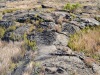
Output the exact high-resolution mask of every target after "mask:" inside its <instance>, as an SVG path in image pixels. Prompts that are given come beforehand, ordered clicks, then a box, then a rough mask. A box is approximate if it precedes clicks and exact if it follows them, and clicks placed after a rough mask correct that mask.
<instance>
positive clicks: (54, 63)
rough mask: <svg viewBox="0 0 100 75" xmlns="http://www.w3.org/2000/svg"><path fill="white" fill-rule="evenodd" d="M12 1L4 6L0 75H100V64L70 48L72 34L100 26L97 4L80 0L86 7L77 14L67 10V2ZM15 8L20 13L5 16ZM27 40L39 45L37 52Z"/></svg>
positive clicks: (1, 23) (93, 0)
mask: <svg viewBox="0 0 100 75" xmlns="http://www.w3.org/2000/svg"><path fill="white" fill-rule="evenodd" d="M9 1H10V0H9ZM9 1H8V2H7V5H5V3H4V2H3V1H2V2H1V4H2V5H1V4H0V9H1V12H0V13H1V16H0V17H2V18H1V20H0V27H2V28H5V30H6V32H5V34H4V36H3V37H2V39H1V42H0V73H1V74H0V75H100V63H99V62H96V61H95V60H94V59H93V58H90V57H86V56H85V55H84V53H81V52H76V51H73V50H71V49H70V48H69V47H68V41H69V36H70V35H71V34H74V33H75V32H79V31H80V30H81V29H84V28H85V27H88V26H94V27H95V26H99V25H100V19H99V18H100V13H99V12H100V10H99V8H98V7H97V4H98V3H97V2H96V1H95V0H91V1H90V0H84V3H83V1H82V0H79V1H78V2H80V3H81V4H82V7H81V8H80V9H78V10H76V11H75V12H73V13H69V12H66V11H64V10H63V6H64V3H65V2H66V3H67V2H70V1H67V0H65V1H63V2H61V1H60V0H59V1H56V0H55V1H54V0H50V1H49V0H48V1H44V2H41V1H37V0H36V1H34V0H30V2H29V1H28V2H27V1H23V2H22V3H21V2H20V1H19V3H20V4H21V5H20V4H19V5H18V3H17V0H16V1H11V2H9ZM71 1H72V0H71ZM74 1H76V0H74ZM24 2H25V4H24ZM31 2H33V3H34V4H35V5H32V4H31ZM57 2H58V4H59V5H57V4H56V3H57ZM72 2H73V1H72ZM76 2H77V1H76ZM13 3H15V5H12V6H11V5H9V4H13ZM41 3H43V4H41ZM91 3H92V4H93V5H91ZM26 4H29V5H26ZM51 4H52V5H51ZM87 4H88V5H87ZM16 6H18V7H16ZM23 6H25V7H24V9H23ZM28 6H29V7H28ZM26 7H27V9H25V8H26ZM11 8H16V9H17V8H20V9H17V10H14V11H12V12H10V13H9V12H7V11H6V12H4V11H5V9H7V10H8V9H11ZM97 18H98V19H97ZM11 27H12V28H11ZM25 37H26V39H27V40H29V41H31V42H33V41H34V43H36V45H35V46H34V48H33V47H32V48H31V47H29V46H27V45H26V44H24V41H23V40H25ZM27 40H26V41H27ZM32 46H33V45H32ZM14 50H15V51H14ZM6 51H7V52H6ZM3 58H4V59H5V58H6V59H5V60H4V59H3ZM7 58H8V59H7ZM6 62H7V64H9V65H7V64H6ZM5 64H6V65H5ZM4 65H5V66H4Z"/></svg>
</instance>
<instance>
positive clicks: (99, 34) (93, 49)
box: [68, 26, 100, 59]
mask: <svg viewBox="0 0 100 75" xmlns="http://www.w3.org/2000/svg"><path fill="white" fill-rule="evenodd" d="M68 46H69V47H70V48H72V49H73V50H76V51H82V52H84V53H85V54H86V55H87V56H90V57H93V58H95V59H100V26H99V27H94V28H93V27H92V28H89V27H87V28H85V29H83V30H82V31H80V32H79V33H76V34H74V35H72V36H71V38H70V41H69V44H68Z"/></svg>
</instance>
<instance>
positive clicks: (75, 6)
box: [64, 3, 81, 12]
mask: <svg viewBox="0 0 100 75" xmlns="http://www.w3.org/2000/svg"><path fill="white" fill-rule="evenodd" d="M80 6H81V5H80V4H79V3H76V4H71V3H67V4H66V5H65V6H64V10H66V11H69V12H74V11H75V10H76V9H78V8H79V7H80Z"/></svg>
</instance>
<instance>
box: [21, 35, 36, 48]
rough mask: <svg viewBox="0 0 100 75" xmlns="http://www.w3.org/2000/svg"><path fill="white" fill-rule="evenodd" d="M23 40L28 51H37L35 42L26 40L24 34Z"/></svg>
mask: <svg viewBox="0 0 100 75" xmlns="http://www.w3.org/2000/svg"><path fill="white" fill-rule="evenodd" d="M23 38H24V42H25V45H26V46H27V48H28V49H32V50H36V49H37V47H36V41H34V40H29V39H28V38H27V34H26V33H24V36H23Z"/></svg>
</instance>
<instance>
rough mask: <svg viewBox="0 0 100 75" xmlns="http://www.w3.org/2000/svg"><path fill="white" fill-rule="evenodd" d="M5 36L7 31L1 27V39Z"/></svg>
mask: <svg viewBox="0 0 100 75" xmlns="http://www.w3.org/2000/svg"><path fill="white" fill-rule="evenodd" d="M4 34H5V29H4V28H2V27H0V39H1V38H3V36H4Z"/></svg>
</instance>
